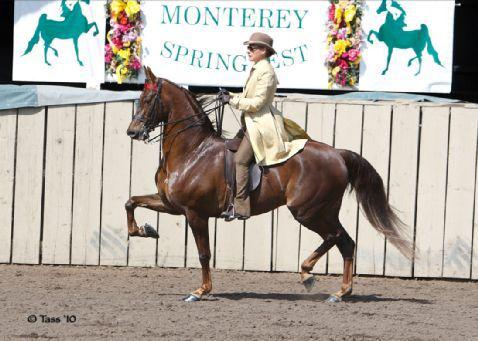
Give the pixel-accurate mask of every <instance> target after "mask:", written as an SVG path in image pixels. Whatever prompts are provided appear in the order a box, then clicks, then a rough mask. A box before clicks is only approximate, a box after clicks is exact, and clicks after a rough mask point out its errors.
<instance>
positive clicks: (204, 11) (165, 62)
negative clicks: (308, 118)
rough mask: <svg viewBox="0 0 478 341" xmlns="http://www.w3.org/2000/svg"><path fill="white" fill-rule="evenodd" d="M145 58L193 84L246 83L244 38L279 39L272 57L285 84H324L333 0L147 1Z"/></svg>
mask: <svg viewBox="0 0 478 341" xmlns="http://www.w3.org/2000/svg"><path fill="white" fill-rule="evenodd" d="M142 6H143V10H144V15H145V22H146V24H145V28H144V30H143V38H144V40H143V41H144V46H145V51H144V54H143V62H144V64H145V65H148V66H150V67H151V68H152V69H153V71H155V72H156V73H157V74H159V75H161V76H164V77H166V78H169V79H171V80H173V81H176V82H179V83H183V84H190V85H222V86H242V85H244V82H245V80H246V78H247V75H248V73H249V67H250V65H249V61H248V59H247V55H246V47H245V46H244V45H243V42H244V41H245V40H247V39H248V38H249V36H250V35H251V34H252V33H253V32H255V31H263V32H267V33H268V34H269V35H271V36H272V37H273V38H274V48H275V49H276V51H277V55H276V56H273V57H272V58H271V63H272V65H273V66H274V67H275V69H276V73H277V76H278V78H279V87H282V88H310V89H317V88H324V87H326V86H327V70H326V68H325V67H324V62H325V56H326V49H325V45H324V43H325V40H326V36H327V32H326V30H325V22H326V21H325V20H326V18H327V17H326V13H327V7H328V2H327V1H314V2H311V1H287V2H284V1H277V2H270V1H143V5H142Z"/></svg>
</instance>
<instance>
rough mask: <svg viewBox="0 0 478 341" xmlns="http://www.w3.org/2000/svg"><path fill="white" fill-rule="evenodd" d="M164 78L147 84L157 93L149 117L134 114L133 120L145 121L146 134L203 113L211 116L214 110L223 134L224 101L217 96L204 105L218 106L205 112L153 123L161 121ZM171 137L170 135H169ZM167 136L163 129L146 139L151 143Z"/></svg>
mask: <svg viewBox="0 0 478 341" xmlns="http://www.w3.org/2000/svg"><path fill="white" fill-rule="evenodd" d="M162 81H163V80H162V79H161V78H160V79H159V80H158V83H157V84H146V85H145V87H146V89H149V90H155V91H156V94H155V97H154V102H153V105H152V106H151V108H150V110H149V115H148V117H147V118H144V117H143V116H141V115H138V114H136V115H134V116H133V121H139V122H143V123H144V128H145V129H146V131H145V132H144V133H143V134H145V135H146V136H148V137H149V135H148V133H149V131H151V130H154V129H156V128H158V127H161V128H164V127H166V126H167V125H171V124H177V123H181V122H184V121H187V120H190V119H192V118H194V117H197V116H201V115H205V116H209V115H211V114H212V113H213V112H214V113H215V114H216V126H217V131H218V132H219V134H221V132H222V119H223V116H224V103H222V102H221V101H220V100H219V98H216V99H213V100H211V101H209V102H207V103H206V104H204V106H206V107H207V106H209V105H211V104H212V103H216V106H214V107H213V108H210V109H208V110H205V111H204V112H200V113H198V114H192V115H189V116H186V117H184V118H181V119H178V120H174V121H168V122H159V123H157V124H153V123H152V122H155V121H159V117H158V116H159V114H160V113H161V112H162V102H161V88H162ZM156 106H158V108H156ZM202 124H203V122H202V121H199V122H195V123H193V124H191V125H189V126H187V127H185V128H183V129H181V130H179V131H177V132H176V133H175V134H174V135H172V136H176V135H178V134H180V133H182V132H183V131H185V130H187V129H190V128H193V127H197V126H200V125H202ZM168 137H170V136H168ZM165 138H166V132H165V131H164V130H163V131H162V132H160V133H159V134H158V135H156V136H154V137H152V138H148V139H147V140H145V142H146V143H150V142H159V141H160V140H161V139H165Z"/></svg>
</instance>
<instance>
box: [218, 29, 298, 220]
mask: <svg viewBox="0 0 478 341" xmlns="http://www.w3.org/2000/svg"><path fill="white" fill-rule="evenodd" d="M272 44H273V40H272V38H271V37H270V36H269V35H267V34H265V33H261V32H256V33H253V34H252V35H251V36H250V38H249V40H247V41H246V42H244V45H247V55H248V57H249V61H251V62H252V63H253V65H252V68H251V71H250V74H249V78H248V79H247V81H246V85H245V87H244V90H243V92H242V93H228V92H225V93H223V94H222V100H223V102H224V103H229V104H230V105H231V106H232V107H234V108H236V109H239V110H241V111H242V116H243V117H242V118H243V119H241V121H242V122H245V126H246V127H245V129H246V133H245V136H244V138H243V139H242V142H241V144H240V146H239V149H238V151H237V153H236V155H235V157H234V162H235V166H236V188H237V190H236V197H235V199H234V211H235V214H234V216H232V217H229V218H230V219H233V218H238V219H242V220H243V219H247V218H249V217H250V215H251V207H250V201H249V193H248V183H249V164H250V163H251V162H252V161H253V159H254V158H255V161H256V162H257V164H258V165H260V166H271V165H275V164H278V163H281V162H284V161H286V160H287V159H289V158H290V157H292V156H293V155H294V154H296V153H297V152H299V151H300V150H302V149H303V148H304V145H305V143H306V142H307V139H305V138H302V139H295V140H293V137H292V136H293V134H292V133H291V132H289V131H287V130H286V128H287V127H284V119H283V117H282V113H281V112H280V111H278V110H277V109H275V108H274V107H273V105H272V102H273V101H274V95H275V92H276V88H277V84H278V81H277V77H276V74H275V72H274V68H273V67H272V66H271V64H270V63H269V57H271V56H272V55H274V54H275V53H276V51H275V50H274V48H273V47H272ZM243 129H244V128H243ZM303 135H306V134H305V132H304V134H303Z"/></svg>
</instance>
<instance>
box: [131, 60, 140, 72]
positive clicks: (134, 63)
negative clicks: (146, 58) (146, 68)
mask: <svg viewBox="0 0 478 341" xmlns="http://www.w3.org/2000/svg"><path fill="white" fill-rule="evenodd" d="M131 67H132V68H133V69H134V70H136V71H138V70H139V69H141V62H140V61H139V59H138V58H136V57H135V58H134V59H133V60H132V61H131Z"/></svg>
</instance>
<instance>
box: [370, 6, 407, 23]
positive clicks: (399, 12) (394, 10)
mask: <svg viewBox="0 0 478 341" xmlns="http://www.w3.org/2000/svg"><path fill="white" fill-rule="evenodd" d="M387 1H389V0H382V3H381V5H380V7H379V8H378V9H377V13H378V14H380V13H382V12H387V17H388V16H390V19H391V21H392V22H394V23H395V24H396V26H397V27H398V28H400V29H403V28H404V27H406V26H407V24H406V23H405V16H406V15H407V13H406V12H405V10H404V9H403V7H402V6H401V5H400V4H399V3H398V2H397V1H396V0H392V1H391V4H390V7H387ZM395 17H396V18H397V19H395Z"/></svg>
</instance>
